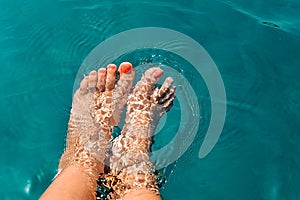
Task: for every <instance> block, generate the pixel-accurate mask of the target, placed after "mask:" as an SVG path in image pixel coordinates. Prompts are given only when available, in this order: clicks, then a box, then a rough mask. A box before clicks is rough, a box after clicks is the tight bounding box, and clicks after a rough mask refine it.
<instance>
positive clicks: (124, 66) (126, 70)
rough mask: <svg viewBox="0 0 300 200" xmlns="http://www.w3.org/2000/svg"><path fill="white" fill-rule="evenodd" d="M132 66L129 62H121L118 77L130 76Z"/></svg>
mask: <svg viewBox="0 0 300 200" xmlns="http://www.w3.org/2000/svg"><path fill="white" fill-rule="evenodd" d="M132 69H133V67H132V64H131V63H130V62H123V63H121V65H120V67H119V72H120V76H122V75H123V74H130V73H131V72H132Z"/></svg>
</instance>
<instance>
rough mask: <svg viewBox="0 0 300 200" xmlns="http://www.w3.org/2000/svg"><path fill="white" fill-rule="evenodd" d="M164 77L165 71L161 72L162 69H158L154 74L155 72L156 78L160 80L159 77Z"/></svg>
mask: <svg viewBox="0 0 300 200" xmlns="http://www.w3.org/2000/svg"><path fill="white" fill-rule="evenodd" d="M162 75H163V71H162V70H161V69H157V70H155V71H154V72H153V76H154V77H155V78H159V77H161V76H162Z"/></svg>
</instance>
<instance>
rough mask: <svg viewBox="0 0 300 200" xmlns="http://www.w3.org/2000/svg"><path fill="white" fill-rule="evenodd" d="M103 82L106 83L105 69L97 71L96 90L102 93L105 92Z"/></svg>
mask: <svg viewBox="0 0 300 200" xmlns="http://www.w3.org/2000/svg"><path fill="white" fill-rule="evenodd" d="M105 81H106V69H105V68H100V69H99V70H98V82H97V88H98V90H99V91H100V92H103V91H104V90H105Z"/></svg>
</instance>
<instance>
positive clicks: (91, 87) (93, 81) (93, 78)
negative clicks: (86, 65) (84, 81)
mask: <svg viewBox="0 0 300 200" xmlns="http://www.w3.org/2000/svg"><path fill="white" fill-rule="evenodd" d="M97 81H98V74H97V72H96V71H91V72H90V74H89V81H88V91H90V92H94V91H95V90H96V85H97Z"/></svg>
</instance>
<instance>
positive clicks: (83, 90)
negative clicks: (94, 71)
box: [80, 76, 89, 93]
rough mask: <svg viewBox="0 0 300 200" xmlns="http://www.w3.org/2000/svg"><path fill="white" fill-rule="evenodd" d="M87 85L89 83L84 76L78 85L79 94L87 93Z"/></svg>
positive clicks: (87, 77)
mask: <svg viewBox="0 0 300 200" xmlns="http://www.w3.org/2000/svg"><path fill="white" fill-rule="evenodd" d="M88 83H89V76H86V77H84V78H83V80H82V81H81V83H80V92H81V93H87V91H88Z"/></svg>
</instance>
